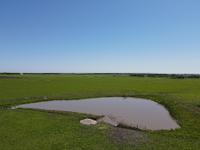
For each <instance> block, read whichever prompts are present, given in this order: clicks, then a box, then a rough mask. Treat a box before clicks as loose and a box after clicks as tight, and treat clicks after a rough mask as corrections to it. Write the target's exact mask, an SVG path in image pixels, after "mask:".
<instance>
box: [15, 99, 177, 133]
mask: <svg viewBox="0 0 200 150" xmlns="http://www.w3.org/2000/svg"><path fill="white" fill-rule="evenodd" d="M16 108H30V109H40V110H54V111H68V112H79V113H86V114H92V115H101V116H107V117H109V118H111V119H112V120H113V121H115V122H118V123H119V124H121V125H124V126H127V127H133V128H139V129H142V130H170V129H176V128H179V125H178V124H177V123H176V121H175V120H174V119H173V118H172V117H171V116H170V114H169V112H168V111H167V110H166V108H165V107H163V106H162V105H160V104H158V103H156V102H154V101H151V100H146V99H141V98H131V97H128V98H124V97H104V98H90V99H83V100H54V101H45V102H38V103H31V104H24V105H19V106H17V107H16Z"/></svg>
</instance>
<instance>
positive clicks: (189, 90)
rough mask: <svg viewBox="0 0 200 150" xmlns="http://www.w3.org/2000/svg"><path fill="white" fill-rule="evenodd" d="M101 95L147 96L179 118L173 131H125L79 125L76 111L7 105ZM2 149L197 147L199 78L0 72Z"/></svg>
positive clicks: (199, 135)
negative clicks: (41, 109)
mask: <svg viewBox="0 0 200 150" xmlns="http://www.w3.org/2000/svg"><path fill="white" fill-rule="evenodd" d="M103 96H133V97H145V98H150V99H152V100H154V101H157V102H159V103H161V104H163V105H165V106H166V107H167V108H168V109H169V111H170V113H171V114H172V116H173V117H174V118H176V119H177V122H178V123H179V124H180V125H181V129H178V130H176V131H159V132H150V131H129V130H124V129H121V130H118V129H115V128H112V127H109V126H107V125H97V126H93V127H88V126H83V125H80V124H79V120H80V119H83V118H85V117H86V115H83V114H77V113H64V114H60V113H51V112H39V111H32V110H23V109H19V110H8V109H5V108H6V107H9V106H13V105H17V104H21V103H29V102H36V101H43V100H51V99H52V100H54V99H80V98H88V97H103ZM0 106H1V109H0V139H1V140H0V149H1V148H3V149H4V150H10V149H14V150H22V149H24V150H29V149H31V150H34V149H35V150H38V149H43V150H47V149H52V150H56V149H59V150H63V149H67V150H68V149H69V150H71V149H73V150H82V149H84V150H90V149H91V150H104V149H106V150H107V149H108V150H121V149H122V150H126V149H127V150H129V149H130V150H132V149H137V150H138V149H141V150H145V149H155V150H157V149H158V150H159V149H160V150H163V149H170V150H173V149H174V150H176V149H177V150H179V149H180V150H181V149H185V150H190V149H191V150H198V149H200V79H170V78H152V77H129V76H112V75H24V76H19V75H0Z"/></svg>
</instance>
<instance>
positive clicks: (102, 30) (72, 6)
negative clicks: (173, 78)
mask: <svg viewBox="0 0 200 150" xmlns="http://www.w3.org/2000/svg"><path fill="white" fill-rule="evenodd" d="M0 72H134V73H137V72H145V73H200V1H199V0H0Z"/></svg>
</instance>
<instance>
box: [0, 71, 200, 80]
mask: <svg viewBox="0 0 200 150" xmlns="http://www.w3.org/2000/svg"><path fill="white" fill-rule="evenodd" d="M0 75H111V76H131V77H157V78H161V77H166V78H173V79H185V78H200V74H159V73H8V72H3V73H0Z"/></svg>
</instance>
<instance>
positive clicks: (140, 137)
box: [108, 127, 147, 146]
mask: <svg viewBox="0 0 200 150" xmlns="http://www.w3.org/2000/svg"><path fill="white" fill-rule="evenodd" d="M108 134H109V135H108V136H109V138H110V139H111V140H112V141H113V142H114V143H116V144H119V145H123V144H127V145H131V146H139V145H140V144H143V143H146V142H147V135H146V134H145V133H144V132H142V131H138V130H131V129H124V128H119V127H111V129H110V131H109V133H108Z"/></svg>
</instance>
